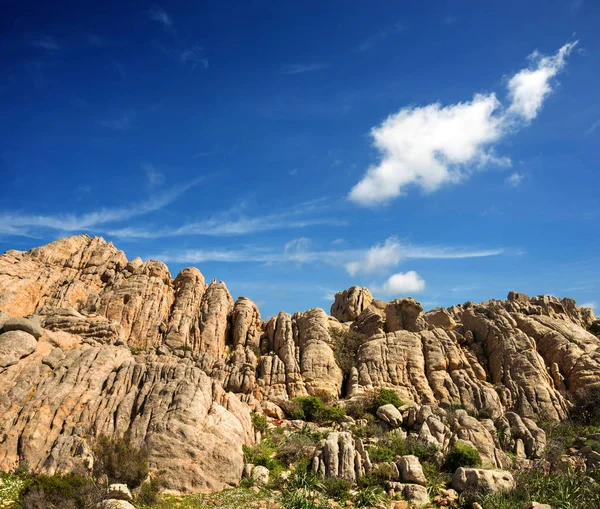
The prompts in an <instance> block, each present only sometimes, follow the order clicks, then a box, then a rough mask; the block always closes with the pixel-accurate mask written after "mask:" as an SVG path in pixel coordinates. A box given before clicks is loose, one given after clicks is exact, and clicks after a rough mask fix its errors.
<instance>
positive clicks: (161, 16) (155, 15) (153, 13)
mask: <svg viewBox="0 0 600 509" xmlns="http://www.w3.org/2000/svg"><path fill="white" fill-rule="evenodd" d="M148 17H149V18H150V19H152V20H154V21H158V22H159V23H161V24H162V25H164V26H165V27H170V26H172V25H173V20H172V19H171V16H169V15H168V14H167V12H166V11H165V10H164V9H162V8H161V7H158V6H155V7H153V8H152V9H150V10H149V11H148Z"/></svg>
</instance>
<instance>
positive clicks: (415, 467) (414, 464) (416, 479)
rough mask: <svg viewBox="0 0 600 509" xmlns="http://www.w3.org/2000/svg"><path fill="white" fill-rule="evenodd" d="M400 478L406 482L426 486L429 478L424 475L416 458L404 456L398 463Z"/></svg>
mask: <svg viewBox="0 0 600 509" xmlns="http://www.w3.org/2000/svg"><path fill="white" fill-rule="evenodd" d="M397 465H398V470H399V471H400V476H401V478H402V480H403V481H404V482H409V483H416V484H421V485H423V486H425V485H426V484H427V477H425V474H424V473H423V467H421V463H420V462H419V458H417V457H416V456H412V455H408V456H402V457H401V458H399V459H398V461H397Z"/></svg>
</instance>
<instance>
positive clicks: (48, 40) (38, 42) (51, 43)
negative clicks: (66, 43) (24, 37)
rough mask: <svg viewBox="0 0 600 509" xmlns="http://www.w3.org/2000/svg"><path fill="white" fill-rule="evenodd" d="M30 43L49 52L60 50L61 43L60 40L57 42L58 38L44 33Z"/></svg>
mask: <svg viewBox="0 0 600 509" xmlns="http://www.w3.org/2000/svg"><path fill="white" fill-rule="evenodd" d="M30 45H31V46H35V47H36V48H42V49H45V50H46V51H49V52H53V51H58V50H60V45H59V44H58V42H56V39H55V38H54V37H50V36H48V35H43V36H41V37H40V38H39V39H35V40H33V41H31V42H30Z"/></svg>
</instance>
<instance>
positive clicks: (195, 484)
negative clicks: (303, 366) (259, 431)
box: [0, 330, 253, 490]
mask: <svg viewBox="0 0 600 509" xmlns="http://www.w3.org/2000/svg"><path fill="white" fill-rule="evenodd" d="M7 336H8V338H7ZM13 336H18V337H15V338H13ZM21 336H23V337H21ZM7 340H8V341H10V342H13V341H14V340H18V344H19V345H21V346H20V347H19V348H21V349H19V348H17V347H14V348H13V349H12V351H13V357H14V358H15V359H14V360H13V362H11V363H8V366H7V365H6V363H3V365H2V366H1V367H0V414H1V415H2V416H3V419H2V423H0V444H1V447H0V468H2V469H5V470H9V469H11V468H13V467H14V465H15V464H16V463H18V462H19V461H27V462H28V463H29V465H30V466H31V467H32V468H33V469H34V470H43V471H45V472H49V473H52V472H55V471H57V470H71V469H73V468H75V467H76V466H77V465H82V466H84V467H90V466H91V464H92V463H93V452H92V451H93V443H94V442H93V441H94V438H93V437H94V436H97V435H100V434H105V435H109V436H124V435H127V436H129V437H131V439H132V440H133V441H134V443H135V444H137V445H138V446H141V445H143V446H145V447H147V448H148V451H149V460H150V465H151V466H152V467H160V469H161V470H165V471H166V477H167V480H168V482H169V484H170V485H171V486H172V487H173V488H174V489H179V490H215V489H220V488H222V487H223V486H225V485H226V484H234V483H237V481H238V480H239V478H240V476H241V469H242V464H243V461H242V450H241V446H242V445H243V444H244V443H249V442H250V441H251V440H252V436H253V435H252V425H251V422H250V416H249V411H248V408H247V407H246V405H244V404H243V403H241V402H240V401H239V400H238V399H237V398H236V397H235V396H234V395H233V394H231V393H225V392H224V391H223V389H222V388H221V386H220V385H219V384H216V383H215V382H214V381H213V380H212V379H211V378H210V377H209V376H208V375H207V374H206V373H204V372H203V371H201V370H200V369H199V368H198V367H196V366H195V365H194V363H193V362H192V361H191V360H182V359H178V358H176V357H166V358H161V357H156V356H153V355H145V356H137V357H135V358H134V357H133V356H132V354H131V352H130V351H129V348H127V347H123V346H121V347H117V346H112V345H102V344H97V346H92V345H89V344H81V345H78V346H75V347H74V346H73V343H69V342H67V341H64V343H61V345H62V347H63V348H64V350H65V352H66V354H65V353H64V352H63V348H60V347H57V348H53V347H52V345H51V344H50V343H49V342H47V341H45V340H43V339H42V340H40V341H39V342H38V341H36V339H35V338H34V337H33V336H31V335H30V334H28V333H26V332H23V331H15V330H13V331H9V332H6V333H3V334H1V335H0V343H1V344H3V345H4V344H5V342H6V341H7ZM55 341H60V339H55ZM23 345H26V346H27V349H26V350H23V349H22V346H23ZM15 352H18V353H19V354H18V355H16V354H15ZM18 357H21V358H20V360H19V358H18Z"/></svg>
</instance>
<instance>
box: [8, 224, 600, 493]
mask: <svg viewBox="0 0 600 509" xmlns="http://www.w3.org/2000/svg"><path fill="white" fill-rule="evenodd" d="M0 310H1V311H0V327H1V329H0V415H1V416H2V417H1V418H0V469H3V470H9V469H11V468H13V467H14V466H15V465H16V464H17V463H18V462H19V461H24V460H25V461H27V462H28V463H29V465H30V466H31V467H32V468H33V469H35V470H38V471H45V472H49V473H53V472H55V471H59V470H69V469H73V468H75V467H76V466H77V465H84V466H87V467H89V466H90V465H91V464H92V463H93V461H94V458H93V452H92V448H91V446H90V440H91V439H92V438H93V437H94V436H97V435H100V434H105V435H116V436H123V435H127V436H129V437H130V438H131V439H132V440H133V441H134V442H136V443H138V444H143V445H145V446H146V447H147V449H148V451H149V454H150V466H151V468H152V469H154V470H164V471H165V472H166V474H165V476H166V480H167V482H168V484H169V487H170V488H172V489H175V490H180V491H214V490H219V489H222V488H223V487H224V486H226V485H234V484H237V483H238V482H239V481H240V478H241V477H242V473H243V469H244V460H243V453H242V445H244V444H246V445H250V444H252V443H254V442H255V440H257V439H260V438H259V436H258V435H259V434H258V433H256V430H255V429H254V427H253V423H252V419H251V411H255V412H257V413H259V414H260V413H266V414H267V415H268V416H270V417H272V418H275V419H282V418H283V417H284V416H283V412H282V410H281V408H280V407H281V406H282V405H284V402H285V401H288V400H291V399H293V398H296V397H298V396H308V395H310V396H319V397H320V398H322V399H323V400H325V401H327V402H332V403H334V404H337V405H339V406H341V407H344V406H348V405H350V404H351V403H352V402H353V401H357V400H359V399H360V398H361V397H362V396H364V395H365V394H368V393H370V392H372V391H374V390H376V389H379V388H387V389H391V390H393V391H394V392H395V393H396V394H397V395H398V396H399V397H400V398H401V400H402V401H403V402H405V403H407V404H406V405H405V406H404V407H402V409H401V411H398V410H397V409H396V412H394V411H393V410H390V409H388V410H389V412H388V413H386V411H385V410H383V411H382V413H381V416H380V417H381V419H382V420H383V421H384V422H387V423H389V426H390V428H394V427H399V426H400V423H401V424H402V427H403V428H404V429H405V430H406V432H409V433H414V434H415V435H417V436H419V437H420V438H421V439H423V440H424V441H427V442H429V443H433V444H435V445H436V446H437V447H438V448H439V449H440V451H445V450H448V449H449V448H451V447H452V446H453V445H455V444H456V442H457V441H463V442H467V443H469V444H472V445H473V446H475V447H476V448H477V449H478V450H479V452H480V453H481V456H482V458H483V459H484V460H485V462H487V463H488V464H491V465H493V466H496V467H503V466H506V465H507V464H508V463H509V460H508V456H507V454H509V453H510V454H517V455H519V456H520V457H522V458H523V459H524V460H526V459H527V458H530V459H531V458H535V457H537V456H539V455H540V453H541V451H542V450H543V448H544V446H545V434H544V432H543V431H542V430H541V429H540V428H539V427H538V426H537V424H536V421H539V420H541V419H543V420H546V421H560V420H564V419H565V418H566V417H567V414H568V410H569V407H570V404H571V403H570V402H571V399H572V397H573V395H574V394H575V393H577V391H579V390H580V389H582V388H587V387H589V386H591V385H594V384H600V348H599V347H600V339H598V337H596V336H595V335H594V334H592V333H591V332H589V331H588V329H590V328H591V327H592V326H593V324H594V323H595V322H596V317H595V316H594V313H593V311H592V310H591V309H586V308H581V307H577V306H576V303H575V301H574V300H572V299H562V300H560V299H558V298H556V297H551V296H538V297H533V298H529V297H528V296H526V295H524V294H519V293H514V292H511V293H510V294H509V295H508V298H507V300H503V301H495V300H491V301H487V302H483V303H481V304H475V303H469V302H467V303H464V304H460V305H456V306H452V307H450V308H446V309H443V308H439V309H435V310H433V311H429V312H427V313H424V312H423V308H422V307H421V305H420V304H419V303H418V302H417V301H415V300H413V299H410V298H405V299H396V300H393V301H391V302H382V301H378V300H375V299H374V298H373V296H372V295H371V293H370V291H369V290H368V289H366V288H359V287H352V288H350V289H348V290H345V291H343V292H340V293H338V294H336V296H335V302H334V303H333V305H332V307H331V311H330V313H331V314H327V312H326V311H324V310H323V309H319V308H314V309H310V310H308V311H304V312H297V313H295V314H294V315H290V314H288V313H284V312H280V313H279V314H278V315H277V316H274V317H272V318H270V319H268V320H262V319H261V316H260V313H259V310H258V308H257V306H256V305H255V304H254V303H253V302H252V301H251V300H250V299H248V298H246V297H240V298H239V299H237V301H234V300H233V298H232V296H231V295H230V293H229V291H228V289H227V287H226V285H225V283H223V282H217V281H212V282H210V283H209V284H207V283H206V282H205V280H204V277H203V275H202V273H201V272H200V271H199V270H198V269H196V268H193V267H192V268H186V269H184V270H182V271H181V272H180V273H179V274H178V275H177V276H176V277H175V278H174V279H173V278H172V277H171V274H170V273H169V270H168V268H167V267H166V266H165V265H164V264H163V263H161V262H158V261H146V262H143V261H142V260H141V259H139V258H136V259H134V260H131V261H128V260H127V258H126V256H125V254H124V253H123V252H122V251H119V250H118V249H117V248H116V247H115V246H114V245H113V244H112V243H109V242H106V241H105V240H104V239H102V238H100V237H94V238H91V237H89V236H87V235H80V236H75V237H70V238H65V239H60V240H57V241H55V242H52V243H50V244H48V245H45V246H41V247H38V248H35V249H32V250H30V251H27V252H20V251H8V252H6V253H5V254H3V255H2V256H0ZM335 331H340V332H342V333H356V334H358V335H359V336H360V337H362V338H364V342H362V344H361V345H360V347H359V348H358V349H357V351H356V352H355V353H353V357H354V358H353V362H352V366H351V368H350V369H345V370H343V369H342V368H341V367H340V365H339V362H338V361H337V360H336V350H338V349H339V348H340V344H339V341H338V339H337V338H338V337H340V334H336V333H335ZM341 336H343V334H341ZM444 408H446V409H448V408H451V409H454V411H453V412H452V416H445V414H444ZM396 413H399V417H398V415H397V414H396ZM378 416H379V413H378ZM348 419H349V420H348V421H347V423H348V422H350V421H351V419H350V418H348ZM347 423H346V424H347ZM499 426H502V428H503V429H505V430H508V431H507V435H506V436H504V438H503V440H502V441H501V440H499V438H498V433H497V429H498V427H499ZM407 461H408V460H407ZM313 464H314V468H315V470H317V471H321V472H322V473H323V474H325V475H331V476H343V477H346V478H349V479H351V480H352V479H356V478H357V477H360V475H362V474H363V473H364V472H365V471H368V469H369V468H371V462H370V460H369V457H368V454H366V453H365V450H364V446H363V443H362V441H361V440H360V438H357V437H354V436H353V435H352V433H351V432H350V431H349V428H348V426H345V425H344V424H343V423H342V424H341V425H339V426H338V427H337V428H336V429H332V432H331V434H330V436H329V437H328V438H327V440H326V441H324V443H323V444H322V445H321V447H320V448H319V449H318V450H317V451H316V452H315V453H314V459H313ZM407 468H408V467H407Z"/></svg>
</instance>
